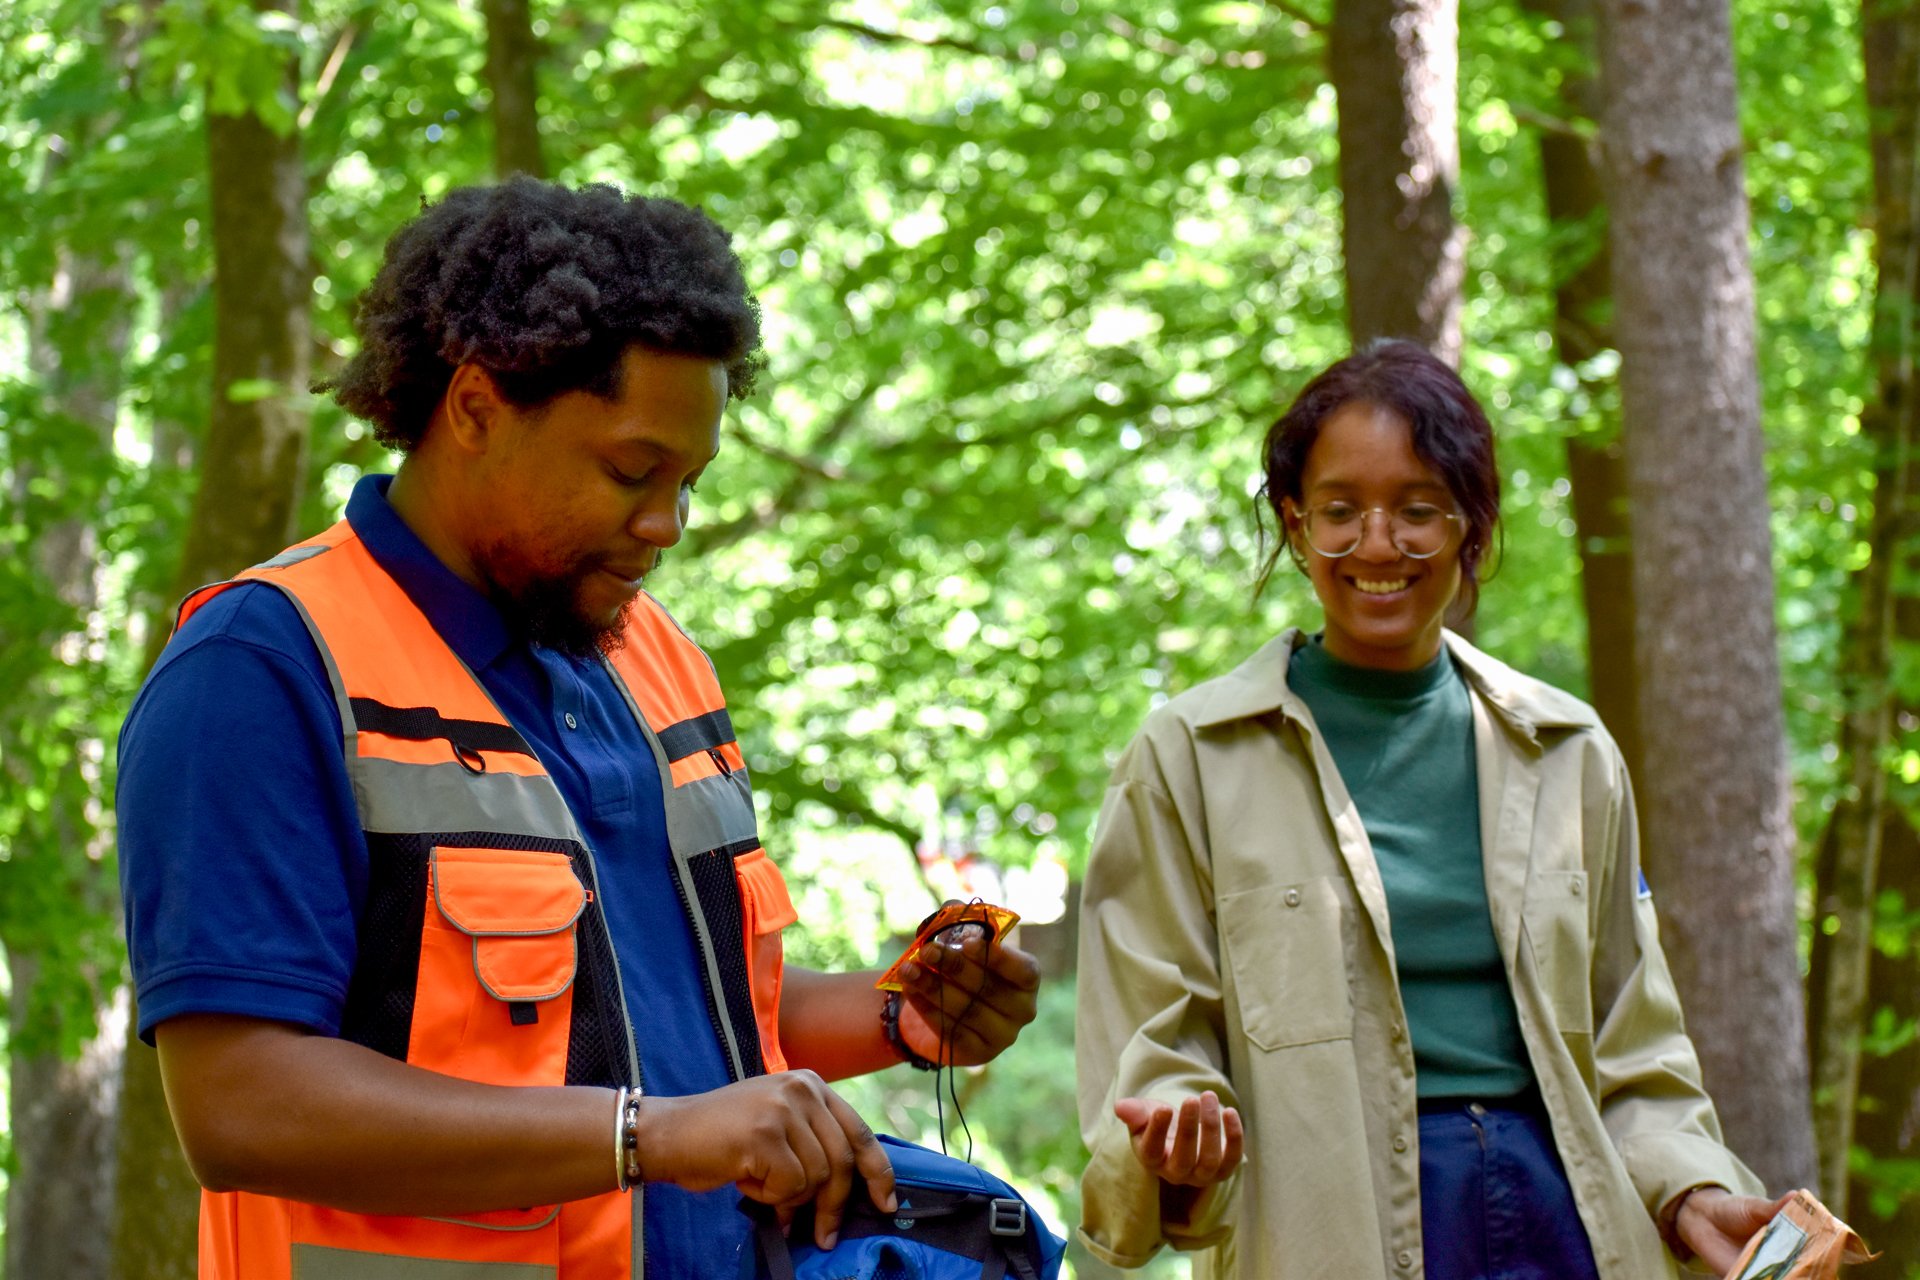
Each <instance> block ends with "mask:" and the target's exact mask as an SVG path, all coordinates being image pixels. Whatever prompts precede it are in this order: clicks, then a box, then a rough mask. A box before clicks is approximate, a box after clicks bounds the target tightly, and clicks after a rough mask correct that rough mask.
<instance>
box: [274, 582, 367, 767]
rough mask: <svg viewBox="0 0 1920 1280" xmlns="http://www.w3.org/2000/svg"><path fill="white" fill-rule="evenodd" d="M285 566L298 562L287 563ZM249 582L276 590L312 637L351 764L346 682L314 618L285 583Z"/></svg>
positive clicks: (354, 741)
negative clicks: (260, 583)
mask: <svg viewBox="0 0 1920 1280" xmlns="http://www.w3.org/2000/svg"><path fill="white" fill-rule="evenodd" d="M325 550H326V548H325V547H319V548H315V549H314V551H315V554H318V553H319V552H320V551H325ZM291 554H293V553H292V552H290V551H283V552H281V553H280V555H277V556H275V557H274V558H273V559H272V560H269V561H267V564H266V565H263V566H262V567H263V568H265V567H267V566H270V565H274V564H275V562H276V561H278V560H280V559H282V558H283V557H285V556H288V555H291ZM300 559H302V560H308V559H312V557H311V556H302V557H300ZM288 563H290V564H291V563H297V562H296V561H288ZM248 581H250V582H264V583H266V584H267V585H268V586H270V587H273V588H275V589H276V590H278V591H279V592H280V594H281V595H283V596H285V597H286V599H287V601H288V603H290V604H291V605H293V607H294V610H295V612H297V613H298V614H299V615H300V621H301V622H303V623H305V624H306V627H307V635H309V636H310V637H312V639H313V647H314V648H316V649H318V650H319V651H320V662H321V665H323V666H324V667H326V669H327V683H328V684H329V685H330V686H332V688H333V703H334V707H335V709H336V710H338V711H339V712H340V733H341V736H342V738H343V742H342V744H341V746H342V749H343V750H344V751H345V752H346V758H347V759H348V760H352V759H353V758H354V757H355V756H357V755H359V754H360V733H359V730H358V729H357V728H356V727H355V725H354V723H353V701H352V699H350V698H348V697H347V682H346V681H344V680H342V679H341V678H340V668H339V667H338V666H336V665H334V661H333V650H331V649H329V648H327V641H326V637H324V636H322V635H321V634H320V628H319V627H317V626H315V625H314V622H313V615H312V614H310V613H308V612H307V606H306V604H305V603H304V602H302V601H301V599H300V597H299V596H298V595H297V594H296V593H295V592H294V590H293V589H292V588H291V587H289V586H287V585H286V584H285V583H281V582H275V581H274V580H273V579H272V578H250V579H248Z"/></svg>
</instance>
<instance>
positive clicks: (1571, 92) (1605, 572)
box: [1526, 0, 1646, 784]
mask: <svg viewBox="0 0 1920 1280" xmlns="http://www.w3.org/2000/svg"><path fill="white" fill-rule="evenodd" d="M1526 7H1527V8H1528V9H1530V10H1532V11H1533V12H1535V13H1539V14H1542V15H1545V16H1547V17H1550V18H1552V19H1554V20H1555V21H1557V22H1558V23H1559V24H1560V26H1561V28H1562V30H1563V31H1564V32H1565V33H1566V34H1565V37H1564V38H1565V39H1566V40H1567V41H1568V42H1569V43H1571V44H1573V45H1574V46H1575V47H1576V48H1578V49H1580V50H1582V51H1583V52H1584V53H1585V54H1586V56H1587V57H1589V58H1592V57H1594V56H1597V50H1596V48H1595V43H1594V31H1593V23H1594V15H1593V3H1592V0H1527V5H1526ZM1561 100H1562V111H1561V115H1562V116H1563V118H1565V119H1569V120H1582V121H1585V120H1597V119H1598V118H1599V115H1600V93H1599V86H1598V85H1597V84H1596V83H1595V82H1594V80H1593V78H1592V77H1591V76H1590V75H1586V74H1579V75H1572V76H1569V77H1568V79H1567V81H1566V84H1565V86H1564V87H1563V88H1562V90H1561ZM1540 168H1541V173H1542V176H1543V178H1544V179H1545V183H1544V185H1545V187H1546V198H1547V219H1548V221H1549V222H1550V223H1551V224H1552V228H1553V236H1554V242H1555V244H1556V246H1557V252H1556V254H1555V258H1554V264H1553V282H1554V288H1553V341H1554V347H1555V348H1556V354H1557V355H1558V356H1559V359H1560V363H1561V364H1564V365H1567V366H1569V367H1571V368H1574V369H1579V368H1580V367H1581V366H1583V365H1585V364H1586V362H1587V361H1589V360H1591V359H1593V357H1595V356H1597V355H1599V354H1600V353H1601V352H1602V351H1605V350H1607V349H1608V348H1610V347H1612V346H1613V325H1612V319H1611V317H1610V316H1609V315H1608V314H1607V313H1608V310H1609V307H1610V305H1611V303H1612V301H1613V294H1612V285H1611V278H1610V277H1611V272H1612V270H1613V262H1612V259H1611V257H1610V256H1609V255H1608V253H1607V236H1606V226H1605V214H1606V196H1605V190H1604V188H1603V186H1602V183H1601V178H1600V169H1599V165H1598V164H1597V163H1596V161H1595V157H1594V153H1593V147H1592V144H1591V143H1589V142H1588V141H1587V140H1586V139H1585V138H1580V137H1576V136H1573V135H1571V134H1568V133H1564V132H1559V131H1553V130H1546V131H1542V133H1541V134H1540ZM1589 390H1590V391H1592V392H1595V393H1597V392H1598V391H1599V390H1600V388H1599V387H1598V386H1590V388H1589ZM1567 480H1568V482H1569V483H1570V484H1571V485H1572V487H1573V522H1574V526H1575V529H1576V531H1577V532H1576V537H1577V539H1578V543H1579V552H1580V595H1581V600H1582V602H1583V603H1584V604H1585V606H1586V615H1587V674H1588V681H1589V685H1590V688H1589V693H1590V694H1591V696H1592V698H1593V706H1594V709H1595V710H1596V711H1598V712H1599V713H1600V719H1601V722H1602V723H1604V724H1605V725H1606V726H1607V730H1608V732H1610V733H1612V734H1613V738H1614V741H1615V742H1617V743H1619V744H1620V751H1621V754H1622V755H1624V756H1625V757H1626V761H1627V770H1628V772H1629V773H1631V774H1632V775H1633V778H1634V781H1635V782H1636V784H1637V783H1638V782H1639V780H1640V779H1641V778H1643V777H1644V776H1645V774H1646V766H1645V761H1644V752H1643V749H1642V746H1641V739H1640V701H1639V699H1640V692H1639V687H1638V676H1637V668H1636V664H1635V657H1634V643H1633V630H1634V617H1635V612H1634V597H1633V541H1632V527H1631V522H1630V520H1629V518H1628V509H1627V453H1626V448H1625V447H1624V445H1623V444H1622V442H1621V440H1620V434H1619V428H1618V425H1617V424H1609V427H1608V429H1607V430H1605V431H1604V432H1596V433H1592V434H1582V433H1579V432H1574V433H1571V434H1569V435H1568V436H1567Z"/></svg>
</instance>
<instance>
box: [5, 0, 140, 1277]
mask: <svg viewBox="0 0 1920 1280" xmlns="http://www.w3.org/2000/svg"><path fill="white" fill-rule="evenodd" d="M101 25H102V31H101V34H102V36H103V37H104V39H103V40H102V41H101V46H102V55H103V61H104V65H105V69H106V71H107V73H108V74H109V75H112V76H115V77H123V76H124V75H125V74H126V73H127V72H128V71H129V70H130V69H131V67H132V64H133V59H134V50H135V48H136V45H137V40H138V33H137V32H135V31H134V30H133V29H132V28H131V27H129V26H128V25H127V24H126V23H124V22H122V21H120V20H118V19H116V18H114V17H112V16H107V17H104V18H102V20H101ZM117 123H118V122H117V119H116V116H115V113H111V112H108V113H96V114H95V115H93V116H92V117H90V118H88V119H85V120H82V121H75V122H73V123H72V125H71V127H70V129H69V130H68V132H67V138H68V147H67V148H66V149H64V150H63V151H61V152H59V153H52V152H50V153H49V155H48V157H47V164H46V181H47V183H48V186H49V188H53V189H57V188H58V183H59V180H60V175H61V174H62V172H64V171H65V170H66V169H67V168H68V167H69V165H70V164H71V161H72V159H73V158H74V157H75V156H77V155H79V154H81V153H82V152H83V151H85V150H87V149H90V148H92V147H93V146H95V145H97V144H98V141H99V139H100V138H102V137H103V136H105V135H106V134H108V133H110V132H111V131H112V130H113V129H114V128H115V126H116V124H117ZM126 259H127V255H126V252H125V250H124V248H123V247H121V246H118V245H113V244H105V245H98V244H94V245H87V246H84V247H76V246H65V247H62V248H61V249H60V250H59V251H58V253H57V259H56V261H57V263H58V265H57V267H56V269H55V272H54V276H53V279H52V281H51V282H50V284H49V287H48V288H46V289H44V290H37V291H36V292H35V294H34V295H33V296H32V298H31V299H30V301H29V303H28V308H27V309H28V315H29V325H28V363H29V367H30V368H31V369H32V371H33V374H34V378H35V381H36V382H37V383H38V385H39V386H40V388H41V389H42V391H43V393H44V395H45V397H46V404H47V406H48V407H49V408H51V409H52V410H53V411H54V412H56V413H57V414H59V415H60V416H61V417H62V418H63V419H65V420H66V424H65V425H67V426H68V427H70V428H71V429H72V430H74V431H76V432H81V433H84V435H85V440H86V448H87V450H88V451H89V452H90V454H91V457H92V460H93V461H94V462H95V464H96V469H97V473H104V472H105V471H106V470H107V469H108V468H109V467H111V465H112V462H111V459H112V456H113V437H114V427H115V420H116V417H117V406H118V400H119V395H120V389H121V372H122V362H123V360H124V358H125V355H126V349H127V341H128V332H129V317H130V316H131V314H132V312H133V305H132V303H133V299H132V286H131V282H130V280H129V275H128V269H127V261H126ZM12 479H13V481H14V483H15V485H16V486H18V487H19V488H20V489H21V490H23V491H24V490H25V488H26V487H27V485H28V483H29V480H30V477H29V475H28V474H26V473H25V471H24V469H23V470H20V471H16V473H15V474H14V476H13V477H12ZM68 479H69V481H71V480H72V479H73V477H72V476H71V475H69V476H68ZM82 491H83V492H84V491H85V490H82ZM34 552H35V556H34V558H35V560H36V562H37V563H36V568H37V569H38V570H39V573H40V576H41V580H42V582H43V583H44V584H45V588H46V590H47V591H48V593H49V594H50V596H52V597H54V598H56V599H57V600H58V601H59V602H60V604H61V605H63V606H65V607H66V609H70V610H71V611H72V612H71V614H69V615H67V616H69V617H71V618H72V619H73V620H74V621H73V622H72V623H69V624H65V625H64V626H62V627H61V628H60V629H58V630H57V631H56V632H54V633H52V634H44V635H40V636H37V637H34V638H33V639H32V640H31V641H28V643H32V644H36V645H40V646H43V651H47V650H50V651H51V652H50V653H49V655H48V661H49V665H48V667H47V668H46V669H45V670H44V671H43V673H42V674H41V675H39V676H37V677H35V678H34V679H33V680H32V681H30V692H29V693H28V695H27V705H26V707H24V708H21V707H18V705H17V704H15V705H16V710H25V711H26V716H25V717H23V718H24V719H28V720H31V721H32V722H33V723H32V724H31V725H25V724H14V725H8V726H6V727H5V728H4V729H0V760H6V761H7V762H8V763H9V764H10V765H21V764H24V765H25V767H26V768H27V769H28V770H29V771H31V770H32V769H33V767H34V763H33V762H36V761H38V762H47V761H49V760H51V759H58V760H61V761H63V762H64V763H63V764H62V765H60V766H58V767H57V772H58V774H59V775H60V776H58V777H57V778H49V777H45V776H43V777H42V778H41V779H39V781H41V782H43V783H50V784H51V785H48V786H47V787H46V791H47V795H48V799H49V803H48V805H47V807H46V809H45V810H44V811H43V812H42V813H40V814H39V815H37V816H36V817H35V818H33V819H30V820H29V821H27V822H25V823H23V824H22V826H21V828H20V829H19V830H18V831H17V832H16V834H15V839H14V842H13V849H12V864H11V866H10V868H9V871H8V873H7V874H8V875H9V876H11V877H13V881H12V888H13V893H12V895H11V896H12V897H14V898H15V899H16V906H17V907H20V908H24V910H22V911H21V912H20V916H15V917H11V918H8V919H7V920H5V922H4V927H3V928H0V934H3V935H4V936H0V944H3V945H4V948H5V953H6V963H7V971H8V975H9V978H10V979H11V990H10V992H9V997H8V1000H7V1025H8V1040H7V1044H8V1055H7V1057H8V1075H9V1089H8V1095H7V1097H8V1106H9V1115H8V1128H9V1133H10V1136H11V1139H12V1145H13V1156H12V1169H11V1177H10V1178H9V1180H8V1186H7V1196H6V1253H5V1261H6V1270H5V1274H7V1275H10V1276H16V1277H29V1276H62V1277H70V1278H71V1280H97V1277H101V1276H103V1275H105V1273H106V1266H107V1248H106V1239H107V1232H108V1228H109V1224H110V1223H111V1221H112V1214H113V1200H112V1191H113V1179H112V1176H111V1175H112V1150H113V1123H114V1111H115V1107H116V1104H117V1102H118V1085H119V1067H120V1053H121V1038H122V1036H123V1034H124V1032H123V1026H122V1011H121V1010H120V1009H119V1008H118V1005H117V1003H116V1001H115V999H114V998H113V996H112V994H111V993H112V991H113V988H114V987H115V986H116V985H117V984H118V981H119V962H118V947H117V944H114V943H111V942H109V941H108V939H109V938H113V937H115V936H117V933H118V918H119V914H120V909H119V893H118V885H117V884H116V882H115V880H114V877H113V874H112V871H111V864H110V863H109V862H108V861H107V859H106V856H105V855H106V853H107V851H108V847H109V844H110V840H111V836H110V834H109V832H108V831H107V830H105V829H104V827H105V825H106V824H105V823H104V822H103V820H102V818H101V816H100V815H101V811H102V810H103V809H104V808H105V807H107V806H109V805H110V804H111V797H110V796H108V795H107V794H106V793H105V778H104V776H103V771H102V769H101V768H100V765H99V764H98V763H97V762H100V761H103V760H104V757H105V751H104V748H103V744H102V743H101V742H100V740H99V738H98V736H97V730H96V728H95V726H94V725H92V724H90V723H89V722H88V719H87V718H86V717H81V718H79V719H78V720H77V721H75V720H73V719H72V718H70V717H67V716H61V715H55V714H52V711H53V709H55V708H57V707H59V706H60V704H61V703H62V702H63V701H66V702H68V703H69V704H71V701H72V699H73V697H74V693H75V690H74V688H73V683H72V682H74V681H75V680H76V678H77V679H80V680H91V679H93V678H94V673H96V672H97V671H98V666H99V664H98V662H97V660H96V659H95V658H94V657H93V655H92V653H91V652H90V651H91V650H92V648H93V644H92V642H93V641H97V638H98V636H99V635H100V634H101V631H102V627H101V624H100V622H99V619H98V616H97V612H96V611H97V607H98V604H99V599H100V589H99V586H100V584H99V576H98V575H99V552H98V539H97V536H96V531H95V528H94V526H93V524H92V523H91V521H90V520H89V519H87V518H86V517H85V516H75V517H72V518H69V519H65V520H62V521H60V522H59V523H57V524H54V525H52V526H50V527H47V528H44V529H40V530H38V531H37V535H36V537H35V540H34ZM21 638H22V639H23V640H24V639H26V638H25V637H21ZM22 737H24V738H26V739H27V741H26V742H24V743H23V742H20V741H18V739H19V738H22ZM36 740H37V741H36ZM21 747H24V748H25V749H24V750H21V749H18V748H21ZM49 747H52V748H53V751H52V752H51V754H49V752H48V748H49ZM10 772H11V770H10ZM29 777H31V773H29ZM18 780H19V779H17V778H16V779H9V781H10V782H14V781H18ZM54 903H58V904H59V906H58V909H57V910H55V909H53V904H54ZM41 905H44V908H45V909H38V910H37V909H35V908H36V906H41ZM20 917H25V918H20Z"/></svg>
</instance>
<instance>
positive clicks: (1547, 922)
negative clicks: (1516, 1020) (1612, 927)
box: [1522, 871, 1593, 1033]
mask: <svg viewBox="0 0 1920 1280" xmlns="http://www.w3.org/2000/svg"><path fill="white" fill-rule="evenodd" d="M1587 896H1588V890H1587V873H1586V872H1584V871H1536V872H1534V873H1533V874H1532V875H1531V876H1530V877H1528V880H1527V896H1526V903H1525V905H1524V907H1523V908H1522V912H1523V919H1524V920H1525V922H1526V930H1527V942H1528V944H1529V945H1530V946H1531V947H1532V948H1533V964H1534V968H1535V969H1536V970H1538V971H1539V976H1540V985H1541V987H1542V989H1543V990H1544V991H1545V992H1546V996H1547V1002H1548V1004H1549V1005H1550V1007H1551V1008H1552V1009H1553V1018H1554V1023H1555V1025H1556V1026H1557V1027H1559V1029H1560V1030H1562V1031H1579V1032H1587V1033H1591V1032H1592V1031H1593V982H1592V979H1591V977H1590V969H1591V964H1592V957H1593V942H1592V934H1591V930H1590V929H1589V926H1588V915H1587V912H1588V908H1589V903H1588V901H1587Z"/></svg>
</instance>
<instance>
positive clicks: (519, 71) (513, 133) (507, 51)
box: [481, 0, 547, 178]
mask: <svg viewBox="0 0 1920 1280" xmlns="http://www.w3.org/2000/svg"><path fill="white" fill-rule="evenodd" d="M481 8H482V10H483V11H484V12H485V14H486V18H487V88H488V90H489V92H490V93H491V94H492V95H493V171H494V173H495V175H497V176H498V177H502V178H506V177H511V176H512V175H514V174H516V173H524V174H526V175H527V176H528V177H530V178H544V177H546V176H547V161H546V157H545V156H544V155H543V154H542V153H541V151H540V110H539V101H540V88H539V84H538V83H537V75H536V72H537V71H538V69H539V66H540V40H539V38H538V37H537V36H535V35H534V34H533V13H532V6H531V3H530V0H482V4H481Z"/></svg>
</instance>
